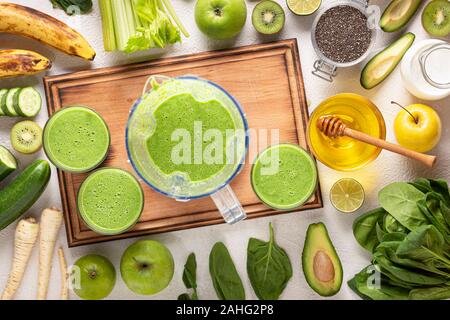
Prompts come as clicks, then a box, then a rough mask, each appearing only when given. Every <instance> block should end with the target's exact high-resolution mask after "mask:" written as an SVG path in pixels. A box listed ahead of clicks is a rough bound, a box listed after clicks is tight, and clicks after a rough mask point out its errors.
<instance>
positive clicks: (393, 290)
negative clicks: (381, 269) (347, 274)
mask: <svg viewBox="0 0 450 320" xmlns="http://www.w3.org/2000/svg"><path fill="white" fill-rule="evenodd" d="M375 272H376V271H375V268H374V266H373V265H370V266H367V267H366V268H364V269H363V270H361V271H360V272H359V273H357V274H356V275H355V276H354V277H353V278H352V279H351V280H350V281H348V286H349V287H350V289H352V290H353V291H354V292H355V293H356V294H358V295H359V296H360V297H361V298H363V299H365V300H406V299H408V295H409V289H405V288H400V287H397V286H393V285H391V284H389V282H388V281H387V280H386V279H385V277H384V276H383V275H382V274H378V275H376V274H375ZM376 277H379V279H378V280H375V279H376Z"/></svg>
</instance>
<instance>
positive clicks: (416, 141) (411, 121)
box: [394, 104, 442, 152]
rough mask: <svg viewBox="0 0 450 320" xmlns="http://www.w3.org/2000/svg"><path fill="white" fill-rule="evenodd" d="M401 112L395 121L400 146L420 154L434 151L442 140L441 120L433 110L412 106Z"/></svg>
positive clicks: (426, 107) (420, 105)
mask: <svg viewBox="0 0 450 320" xmlns="http://www.w3.org/2000/svg"><path fill="white" fill-rule="evenodd" d="M404 109H406V110H402V111H400V113H399V114H398V115H397V117H396V118H395V121H394V131H395V136H396V138H397V141H398V143H400V145H402V146H404V147H406V148H408V149H411V150H415V151H418V152H428V151H430V150H431V149H433V148H434V147H435V146H436V145H437V144H438V142H439V139H440V138H441V131H442V126H441V119H440V118H439V115H438V114H437V112H436V111H434V109H433V108H431V107H429V106H427V105H424V104H412V105H410V106H408V107H405V108H404Z"/></svg>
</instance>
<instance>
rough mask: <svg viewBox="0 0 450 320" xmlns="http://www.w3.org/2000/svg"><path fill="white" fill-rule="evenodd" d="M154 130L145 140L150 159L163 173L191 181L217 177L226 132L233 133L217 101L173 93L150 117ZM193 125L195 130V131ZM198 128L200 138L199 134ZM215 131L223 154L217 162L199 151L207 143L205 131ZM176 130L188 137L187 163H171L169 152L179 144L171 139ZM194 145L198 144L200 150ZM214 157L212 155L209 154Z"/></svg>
mask: <svg viewBox="0 0 450 320" xmlns="http://www.w3.org/2000/svg"><path fill="white" fill-rule="evenodd" d="M153 116H154V118H155V121H156V127H155V130H154V132H153V134H152V135H151V136H150V137H149V138H148V140H147V148H148V152H149V155H150V158H151V159H152V161H153V162H154V164H155V165H156V167H157V168H158V169H159V170H161V171H162V172H163V173H164V174H166V175H170V174H172V173H174V172H181V173H184V174H186V175H187V176H188V177H189V179H190V180H191V181H193V182H197V181H203V180H208V179H209V178H210V177H212V176H215V175H216V174H218V173H219V172H220V171H221V170H222V169H223V168H224V167H225V165H226V161H227V160H226V157H225V152H224V151H225V150H226V136H227V135H226V133H227V130H233V131H234V130H235V129H236V127H235V124H234V121H233V119H232V117H231V114H230V112H229V111H228V110H227V109H226V108H225V107H224V106H223V105H222V104H221V103H220V102H219V101H218V100H214V99H213V100H208V101H204V102H203V101H197V100H196V99H195V98H194V97H193V96H192V94H189V93H182V94H177V95H174V96H172V97H170V98H169V99H167V100H165V101H164V102H163V103H161V105H160V106H159V107H158V108H157V109H156V110H155V112H154V114H153ZM196 125H197V130H196V129H195V127H196ZM199 129H201V134H202V136H200V135H199V133H200V130H199ZM211 129H212V130H215V132H216V133H217V134H218V135H220V136H221V137H222V138H223V139H222V141H221V142H222V143H221V146H220V148H218V149H217V150H221V151H222V152H223V154H221V155H218V156H219V157H218V158H217V159H220V160H219V161H208V159H206V158H204V154H203V151H205V150H206V149H207V148H208V145H210V144H211V141H210V140H209V139H208V138H207V136H208V135H207V132H208V130H211ZM176 130H182V131H183V132H184V133H185V134H187V136H188V137H191V138H190V140H191V143H190V148H189V149H190V152H189V153H190V157H189V161H185V162H187V163H176V162H175V161H173V155H172V152H173V150H176V146H177V145H179V143H180V140H179V139H173V138H172V137H173V136H172V135H173V133H174V132H175V131H176ZM196 143H199V144H201V147H200V146H199V145H197V147H196ZM212 156H213V157H214V156H215V155H214V154H213V155H212Z"/></svg>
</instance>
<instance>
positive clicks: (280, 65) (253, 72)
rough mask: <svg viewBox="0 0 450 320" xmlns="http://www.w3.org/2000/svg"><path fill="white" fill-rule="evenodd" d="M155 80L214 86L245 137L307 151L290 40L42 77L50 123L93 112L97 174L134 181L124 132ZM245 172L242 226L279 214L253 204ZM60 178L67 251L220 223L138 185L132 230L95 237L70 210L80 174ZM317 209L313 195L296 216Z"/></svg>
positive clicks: (239, 184) (201, 204)
mask: <svg viewBox="0 0 450 320" xmlns="http://www.w3.org/2000/svg"><path fill="white" fill-rule="evenodd" d="M155 74H163V75H166V76H171V77H174V76H180V75H186V74H190V75H197V76H200V77H202V78H206V79H209V80H212V81H214V82H216V83H217V84H219V85H220V86H222V87H223V88H225V89H226V90H227V91H229V92H230V93H231V94H232V95H233V96H234V97H236V98H237V100H238V101H239V102H240V104H241V105H242V107H243V109H244V112H245V113H246V116H247V119H248V122H249V127H250V128H251V129H267V130H271V129H279V135H280V141H281V142H292V143H298V144H299V145H301V146H302V147H304V148H307V149H308V146H307V142H306V138H305V132H306V126H307V122H308V109H307V104H306V98H305V92H304V86H303V78H302V73H301V68H300V60H299V54H298V49H297V41H296V40H295V39H291V40H284V41H279V42H275V43H268V44H261V45H251V46H245V47H241V48H235V49H231V50H220V51H212V52H203V53H199V54H194V55H187V56H180V57H174V58H165V59H159V60H152V61H150V62H144V63H137V64H131V65H125V66H118V67H110V68H102V69H96V70H88V71H82V72H76V73H72V74H66V75H59V76H51V77H45V78H44V84H45V90H46V95H47V106H48V111H49V115H52V114H53V113H55V112H56V111H58V110H59V109H61V108H62V107H64V106H68V105H73V104H82V105H86V106H89V107H91V108H93V109H94V110H96V111H97V112H98V113H99V114H100V115H101V116H102V117H103V118H104V119H105V121H106V122H107V123H108V126H109V128H110V131H111V148H110V153H109V156H108V158H107V159H106V161H105V162H104V164H103V166H112V167H119V168H123V169H126V170H128V171H130V172H132V173H133V174H134V171H133V169H132V167H131V165H130V164H129V162H128V158H127V154H126V149H125V126H126V123H127V120H128V114H129V110H130V108H131V106H132V105H133V103H134V101H135V100H136V99H137V98H138V97H139V96H140V95H141V93H142V88H143V86H144V83H145V81H146V80H147V78H148V77H149V76H150V75H155ZM267 136H268V138H269V143H270V136H269V135H267ZM266 144H267V143H266ZM265 146H266V145H265V144H264V143H261V141H260V142H259V145H258V146H257V148H255V149H253V150H250V152H249V155H250V156H253V157H254V156H255V153H256V151H257V150H262V149H263V148H265ZM256 149H257V150H256ZM250 168H251V165H250V164H249V161H248V160H247V161H246V166H245V168H244V170H243V171H242V172H241V173H240V175H239V176H238V177H237V178H236V179H235V180H234V181H233V183H232V187H233V189H234V191H235V193H236V195H237V196H238V198H239V200H240V201H241V203H242V205H243V207H244V208H245V210H246V212H247V214H248V218H249V219H251V218H257V217H262V216H270V215H276V214H280V213H285V211H283V212H279V211H274V210H272V209H269V208H267V207H266V206H264V205H263V204H262V203H261V202H260V201H259V200H258V198H257V197H256V195H255V194H254V192H253V190H252V187H251V185H250ZM58 178H59V185H60V189H61V198H62V203H63V209H64V213H65V222H66V230H67V238H68V243H69V246H70V247H74V246H79V245H85V244H92V243H97V242H101V241H108V240H114V239H123V238H128V237H134V236H140V235H146V234H153V233H160V232H167V231H174V230H182V229H188V228H193V227H201V226H207V225H212V224H218V223H223V220H222V217H221V216H220V214H219V212H218V211H217V210H216V208H215V206H214V203H213V202H212V200H211V199H210V198H205V199H201V200H195V201H190V202H186V203H181V202H176V201H175V200H173V199H169V198H166V197H164V196H162V195H160V194H158V193H156V192H155V191H153V190H152V189H151V188H150V187H148V186H147V185H145V184H144V183H143V182H142V186H143V189H144V193H145V208H144V212H143V214H142V217H141V219H140V221H139V222H138V223H137V225H136V226H135V227H134V228H133V229H132V230H130V231H129V232H127V233H125V234H121V235H117V236H103V235H99V234H96V233H94V232H92V231H90V230H89V229H88V228H87V227H86V225H85V224H84V223H83V222H82V220H81V218H80V217H79V215H78V210H77V206H76V195H77V191H78V188H79V186H80V184H81V183H82V182H83V180H84V179H85V178H86V174H71V173H66V172H62V171H58ZM320 207H322V199H321V194H320V188H318V189H317V192H316V193H315V195H314V197H313V198H312V199H311V200H310V201H309V202H308V203H307V204H306V205H305V206H304V207H303V208H301V209H300V210H304V209H312V208H320ZM296 211H298V210H296Z"/></svg>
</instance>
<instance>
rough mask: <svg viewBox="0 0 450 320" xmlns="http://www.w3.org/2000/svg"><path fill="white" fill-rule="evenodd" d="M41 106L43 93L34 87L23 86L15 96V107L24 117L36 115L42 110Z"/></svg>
mask: <svg viewBox="0 0 450 320" xmlns="http://www.w3.org/2000/svg"><path fill="white" fill-rule="evenodd" d="M41 107H42V98H41V95H40V94H39V92H38V91H37V90H36V89H34V88H32V87H26V88H23V89H21V90H19V91H17V93H16V94H15V96H14V108H15V110H16V111H17V113H18V114H19V115H21V116H23V117H27V118H32V117H35V116H36V115H37V114H38V113H39V111H41Z"/></svg>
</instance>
